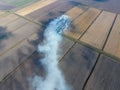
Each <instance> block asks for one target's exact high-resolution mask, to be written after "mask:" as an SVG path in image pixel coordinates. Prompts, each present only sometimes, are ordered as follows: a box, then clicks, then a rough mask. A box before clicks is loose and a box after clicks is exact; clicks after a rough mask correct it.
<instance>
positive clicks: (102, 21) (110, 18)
mask: <svg viewBox="0 0 120 90" xmlns="http://www.w3.org/2000/svg"><path fill="white" fill-rule="evenodd" d="M115 16H116V14H114V13H110V12H106V11H103V12H102V13H101V14H100V16H99V17H98V18H97V19H96V20H95V22H94V23H93V24H92V25H91V26H90V28H89V29H88V30H87V32H86V33H85V34H84V35H83V37H82V38H81V39H80V40H81V41H83V42H85V43H87V44H89V45H91V46H93V47H96V48H98V49H102V47H103V45H104V43H105V40H106V38H107V35H108V33H109V31H110V29H111V27H112V24H113V23H114V19H115Z"/></svg>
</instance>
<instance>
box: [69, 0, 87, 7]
mask: <svg viewBox="0 0 120 90" xmlns="http://www.w3.org/2000/svg"><path fill="white" fill-rule="evenodd" d="M69 2H70V3H71V4H72V5H74V6H78V5H79V6H86V5H85V4H83V3H80V2H77V1H69Z"/></svg>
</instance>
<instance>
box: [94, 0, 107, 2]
mask: <svg viewBox="0 0 120 90" xmlns="http://www.w3.org/2000/svg"><path fill="white" fill-rule="evenodd" d="M93 1H97V2H107V1H109V0H93Z"/></svg>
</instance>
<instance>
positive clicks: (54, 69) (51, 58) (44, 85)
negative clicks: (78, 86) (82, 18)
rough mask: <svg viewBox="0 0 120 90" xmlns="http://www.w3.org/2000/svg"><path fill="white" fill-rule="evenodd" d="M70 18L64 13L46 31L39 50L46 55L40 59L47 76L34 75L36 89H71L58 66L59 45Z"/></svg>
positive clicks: (33, 84)
mask: <svg viewBox="0 0 120 90" xmlns="http://www.w3.org/2000/svg"><path fill="white" fill-rule="evenodd" d="M70 23H71V22H70V18H69V17H68V16H66V15H62V16H60V17H58V18H57V19H55V20H53V21H51V22H50V23H49V25H48V26H47V27H46V29H45V31H44V38H45V39H44V41H43V44H42V45H39V46H38V52H40V53H43V54H44V55H45V57H44V58H43V59H42V60H40V62H41V63H42V65H43V68H44V69H45V72H46V76H45V77H41V76H34V77H33V79H32V80H31V81H32V87H33V89H34V90H71V88H70V86H69V85H68V84H67V83H66V81H65V79H64V76H63V74H62V72H61V70H60V69H59V66H58V62H59V61H58V58H59V52H60V51H59V45H60V43H61V41H62V36H61V34H62V32H63V31H64V30H66V29H67V28H68V27H69V25H70Z"/></svg>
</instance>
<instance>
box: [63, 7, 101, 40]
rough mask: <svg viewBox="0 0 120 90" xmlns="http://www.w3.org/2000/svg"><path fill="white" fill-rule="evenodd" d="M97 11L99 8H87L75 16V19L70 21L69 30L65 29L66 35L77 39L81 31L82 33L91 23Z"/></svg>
mask: <svg viewBox="0 0 120 90" xmlns="http://www.w3.org/2000/svg"><path fill="white" fill-rule="evenodd" d="M99 13H100V10H98V9H95V8H90V9H88V10H87V11H85V12H84V13H83V14H82V15H80V16H79V17H77V18H76V19H75V21H73V22H72V26H71V28H70V30H66V32H65V33H64V34H65V35H66V36H67V37H70V38H73V39H75V40H77V39H78V38H79V37H80V36H81V35H82V33H84V32H85V31H86V29H87V28H88V27H89V26H90V25H91V23H92V22H93V21H94V20H95V18H96V17H97V16H98V15H99ZM73 15H74V13H73Z"/></svg>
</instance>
